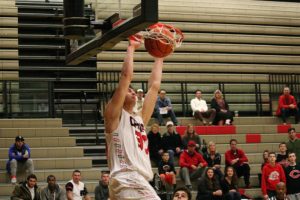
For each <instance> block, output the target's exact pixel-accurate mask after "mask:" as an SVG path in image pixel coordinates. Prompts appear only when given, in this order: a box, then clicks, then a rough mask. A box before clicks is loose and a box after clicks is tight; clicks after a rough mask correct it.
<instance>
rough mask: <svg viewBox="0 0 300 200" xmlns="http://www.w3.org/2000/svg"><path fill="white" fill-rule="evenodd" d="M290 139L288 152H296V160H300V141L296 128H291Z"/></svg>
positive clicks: (287, 144) (289, 131) (287, 143)
mask: <svg viewBox="0 0 300 200" xmlns="http://www.w3.org/2000/svg"><path fill="white" fill-rule="evenodd" d="M288 138H289V140H288V141H287V142H286V147H287V150H288V152H294V153H295V154H296V158H300V139H298V137H297V132H296V129H295V128H289V130H288Z"/></svg>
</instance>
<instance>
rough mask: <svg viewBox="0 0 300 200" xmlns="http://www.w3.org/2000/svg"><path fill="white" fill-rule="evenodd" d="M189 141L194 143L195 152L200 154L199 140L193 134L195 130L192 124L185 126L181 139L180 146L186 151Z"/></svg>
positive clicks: (197, 136)
mask: <svg viewBox="0 0 300 200" xmlns="http://www.w3.org/2000/svg"><path fill="white" fill-rule="evenodd" d="M189 141H194V142H195V143H196V151H198V152H199V153H201V138H200V136H199V135H198V134H197V133H196V132H195V129H194V127H193V125H192V124H188V125H187V126H186V130H185V133H184V135H183V137H182V144H183V148H184V149H187V146H188V143H189Z"/></svg>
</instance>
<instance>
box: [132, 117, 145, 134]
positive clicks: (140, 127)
mask: <svg viewBox="0 0 300 200" xmlns="http://www.w3.org/2000/svg"><path fill="white" fill-rule="evenodd" d="M130 125H131V126H133V127H135V128H136V129H137V130H138V131H140V132H144V131H145V127H144V124H143V123H139V122H138V121H136V120H135V119H134V118H133V117H132V116H130Z"/></svg>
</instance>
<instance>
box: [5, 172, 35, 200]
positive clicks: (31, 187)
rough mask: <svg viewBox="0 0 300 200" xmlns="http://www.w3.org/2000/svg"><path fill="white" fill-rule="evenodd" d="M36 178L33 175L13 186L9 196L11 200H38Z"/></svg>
mask: <svg viewBox="0 0 300 200" xmlns="http://www.w3.org/2000/svg"><path fill="white" fill-rule="evenodd" d="M36 182H37V178H36V176H35V175H34V174H30V175H29V176H28V177H27V181H25V182H23V183H20V184H18V185H16V186H15V189H14V191H13V192H12V195H11V198H10V199H11V200H20V199H24V200H40V189H39V188H38V186H37V184H36Z"/></svg>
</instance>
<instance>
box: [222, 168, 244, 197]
mask: <svg viewBox="0 0 300 200" xmlns="http://www.w3.org/2000/svg"><path fill="white" fill-rule="evenodd" d="M221 187H222V191H223V194H224V199H225V200H240V199H241V194H240V193H239V190H238V178H237V175H236V173H235V170H234V168H233V167H231V166H228V167H226V169H225V177H224V179H222V181H221Z"/></svg>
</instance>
